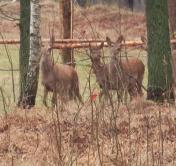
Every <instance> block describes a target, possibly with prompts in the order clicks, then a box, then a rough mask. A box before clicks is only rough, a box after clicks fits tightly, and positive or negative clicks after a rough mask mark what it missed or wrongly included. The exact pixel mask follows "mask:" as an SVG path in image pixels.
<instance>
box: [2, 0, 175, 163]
mask: <svg viewBox="0 0 176 166" xmlns="http://www.w3.org/2000/svg"><path fill="white" fill-rule="evenodd" d="M4 10H6V11H7V12H8V13H9V14H10V15H12V16H15V17H18V16H19V4H18V3H10V4H9V5H8V6H7V7H5V8H4ZM59 16H60V9H59V4H58V2H53V1H49V0H42V26H41V34H42V37H43V38H47V37H49V29H50V28H51V27H52V25H53V23H54V29H55V35H56V38H61V37H62V27H61V19H60V17H59ZM92 27H93V28H92ZM0 31H1V32H2V33H3V35H4V37H5V38H8V39H12V38H14V39H16V38H19V29H18V27H17V26H16V22H10V21H7V20H3V22H0ZM120 32H121V33H122V34H123V35H124V36H126V37H127V38H128V39H134V38H138V37H140V36H141V35H145V33H146V28H145V17H144V16H143V15H142V14H140V13H131V12H129V11H126V10H125V9H119V8H118V7H117V6H115V7H112V6H109V7H107V6H103V5H97V6H94V7H90V8H86V9H81V8H79V7H78V6H75V17H74V37H75V38H95V37H96V38H97V37H98V38H104V37H105V36H110V37H111V38H112V40H115V39H116V37H117V36H118V35H119V33H120ZM11 50H12V49H11ZM12 51H13V50H12ZM14 52H15V53H14ZM84 52H85V51H84ZM10 54H11V55H13V57H15V56H16V58H14V59H13V62H14V67H15V68H16V67H17V66H18V60H17V54H18V48H15V51H13V52H11V53H10ZM14 54H15V56H14ZM78 54H79V55H80V54H81V56H79V58H80V57H81V58H82V53H80V52H79V53H78ZM139 54H141V53H140V52H139V53H138V54H137V52H136V51H132V53H131V52H130V55H132V56H138V55H139ZM4 56H5V53H4V51H3V49H2V48H1V49H0V57H1V59H2V60H3V59H4V61H2V60H1V64H0V65H1V67H4V68H8V67H7V66H8V62H7V61H6V60H5V58H4ZM139 56H140V55H139ZM13 57H12V58H13ZM79 58H78V59H79ZM143 58H144V57H142V59H143ZM146 61H147V60H146V59H143V62H145V64H146ZM81 63H82V62H81ZM84 63H85V62H84ZM85 68H86V67H85V66H77V69H78V73H79V76H80V80H81V88H82V89H81V90H82V91H83V89H84V87H85V84H86V83H85V82H86V81H85V80H86V79H87V75H88V70H87V69H85ZM1 73H2V72H1ZM1 73H0V74H1ZM15 76H17V74H16V75H15ZM6 77H7V78H8V80H7V81H6V82H5V81H4V80H5V78H6ZM1 78H2V80H0V83H1V85H3V88H4V87H5V89H7V91H6V93H8V91H11V87H10V85H9V84H10V81H9V80H10V78H11V77H10V75H9V73H8V74H7V75H4V74H3V77H2V75H1ZM146 79H147V70H146V75H145V80H144V84H145V85H146V83H147V81H146ZM3 82H4V84H3ZM17 82H18V77H17V79H16V87H17V88H18V84H17ZM91 85H92V89H93V85H94V82H93V83H92V84H91ZM6 86H7V87H6ZM17 88H16V89H17ZM40 88H41V87H39V89H40ZM39 92H40V91H39ZM88 92H89V90H87V92H86V97H85V99H87V98H88V96H89V93H88ZM10 95H11V93H10V92H9V93H8V95H6V96H7V98H10ZM39 95H40V93H38V96H39ZM0 99H1V98H0ZM40 99H41V97H40ZM0 103H1V106H0V108H3V107H2V104H3V103H2V102H1V101H0ZM37 103H38V101H37ZM6 109H7V111H8V110H10V112H8V113H7V114H3V116H1V117H0V166H1V165H2V166H6V165H7V166H8V165H19V166H20V165H21V166H31V165H39V166H45V165H52V166H53V165H66V166H67V165H78V166H84V165H90V166H98V165H103V166H113V165H117V166H118V165H119V166H126V165H134V166H141V165H144V166H145V165H146V166H147V165H148V166H149V165H164V166H172V165H173V166H174V165H176V158H175V156H176V142H175V140H176V112H175V107H173V106H171V105H168V104H167V103H166V104H164V105H161V106H159V105H156V104H155V103H152V102H150V101H145V100H142V99H141V100H138V101H133V102H131V103H130V104H128V105H127V106H125V105H120V108H119V107H118V106H117V104H115V109H112V107H110V106H107V103H106V105H105V106H104V107H103V106H101V105H99V103H98V102H96V103H94V104H93V105H91V104H90V102H89V101H88V102H86V103H85V105H84V107H83V108H82V109H81V111H80V113H79V114H78V112H79V111H78V110H79V109H78V107H77V106H76V105H75V104H73V103H70V104H69V106H67V107H66V110H65V111H63V112H61V111H60V109H58V111H57V110H55V109H48V110H46V109H43V108H41V105H40V108H35V109H33V110H21V109H17V108H15V106H14V104H11V103H9V106H8V107H7V108H6ZM114 114H116V115H117V116H116V117H114ZM77 115H78V116H77ZM75 117H77V118H76V120H75ZM116 127H117V128H116Z"/></svg>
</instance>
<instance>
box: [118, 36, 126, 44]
mask: <svg viewBox="0 0 176 166" xmlns="http://www.w3.org/2000/svg"><path fill="white" fill-rule="evenodd" d="M122 41H125V39H124V37H123V35H120V36H119V37H118V39H117V41H116V43H122Z"/></svg>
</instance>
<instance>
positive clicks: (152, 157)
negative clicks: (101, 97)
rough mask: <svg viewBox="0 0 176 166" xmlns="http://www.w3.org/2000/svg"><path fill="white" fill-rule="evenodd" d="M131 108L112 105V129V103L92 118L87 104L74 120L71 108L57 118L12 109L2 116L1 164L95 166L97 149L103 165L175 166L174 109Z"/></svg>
mask: <svg viewBox="0 0 176 166" xmlns="http://www.w3.org/2000/svg"><path fill="white" fill-rule="evenodd" d="M129 108H130V110H128V109H127V107H125V106H121V107H120V108H119V109H118V110H116V111H117V121H116V123H117V126H118V128H117V129H116V130H115V128H113V127H112V124H111V120H110V117H111V116H110V115H111V109H110V108H106V109H100V107H97V109H95V110H94V121H93V122H92V120H91V119H92V118H91V108H90V105H89V106H86V109H85V108H83V109H82V110H81V112H80V114H79V116H78V118H77V121H76V122H75V121H74V117H75V115H76V112H77V110H76V109H73V107H69V108H67V109H68V110H66V111H63V112H60V111H59V112H58V114H59V119H57V113H56V112H55V111H53V110H40V109H34V110H26V111H24V110H20V109H16V111H14V112H11V113H9V114H8V115H7V116H6V117H2V118H1V119H0V126H1V127H0V165H12V163H13V164H14V165H19V166H20V165H27V166H28V165H29V166H31V165H39V166H40V165H41V166H43V165H70V164H71V163H72V164H73V165H78V166H81V165H92V166H97V165H100V161H99V157H98V154H99V153H100V156H101V157H100V158H101V162H102V164H103V165H106V166H113V165H119V166H124V165H130V163H131V165H161V164H162V165H165V166H166V165H167V166H171V165H173V166H174V165H175V164H176V158H175V156H176V143H175V140H176V113H175V108H173V107H171V106H168V105H167V104H165V105H163V106H157V105H156V104H154V103H152V102H149V101H141V100H140V101H135V102H132V103H131V104H130V105H129ZM129 113H130V121H129ZM103 114H104V116H103ZM129 123H130V128H129ZM92 124H93V133H94V135H93V134H92ZM59 129H60V132H59ZM92 138H93V139H92ZM116 141H117V142H116ZM97 143H98V146H97ZM98 150H99V153H98ZM61 163H62V164H61Z"/></svg>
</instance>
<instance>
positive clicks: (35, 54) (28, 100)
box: [23, 0, 41, 108]
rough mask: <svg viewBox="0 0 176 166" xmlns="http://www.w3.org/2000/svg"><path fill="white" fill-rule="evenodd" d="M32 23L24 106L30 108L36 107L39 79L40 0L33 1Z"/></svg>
mask: <svg viewBox="0 0 176 166" xmlns="http://www.w3.org/2000/svg"><path fill="white" fill-rule="evenodd" d="M30 22H31V23H30V57H29V67H28V73H27V79H26V80H27V81H26V87H25V94H24V98H23V106H24V107H29V108H30V107H33V106H34V105H35V98H36V94H37V87H38V77H39V62H40V57H41V36H40V22H41V19H40V5H39V0H31V20H30Z"/></svg>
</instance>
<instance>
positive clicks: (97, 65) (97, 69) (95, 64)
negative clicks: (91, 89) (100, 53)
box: [92, 61, 104, 75]
mask: <svg viewBox="0 0 176 166" xmlns="http://www.w3.org/2000/svg"><path fill="white" fill-rule="evenodd" d="M92 68H93V71H94V73H95V74H96V75H98V74H99V73H101V72H102V71H103V68H104V64H103V63H101V62H100V61H99V62H92Z"/></svg>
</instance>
